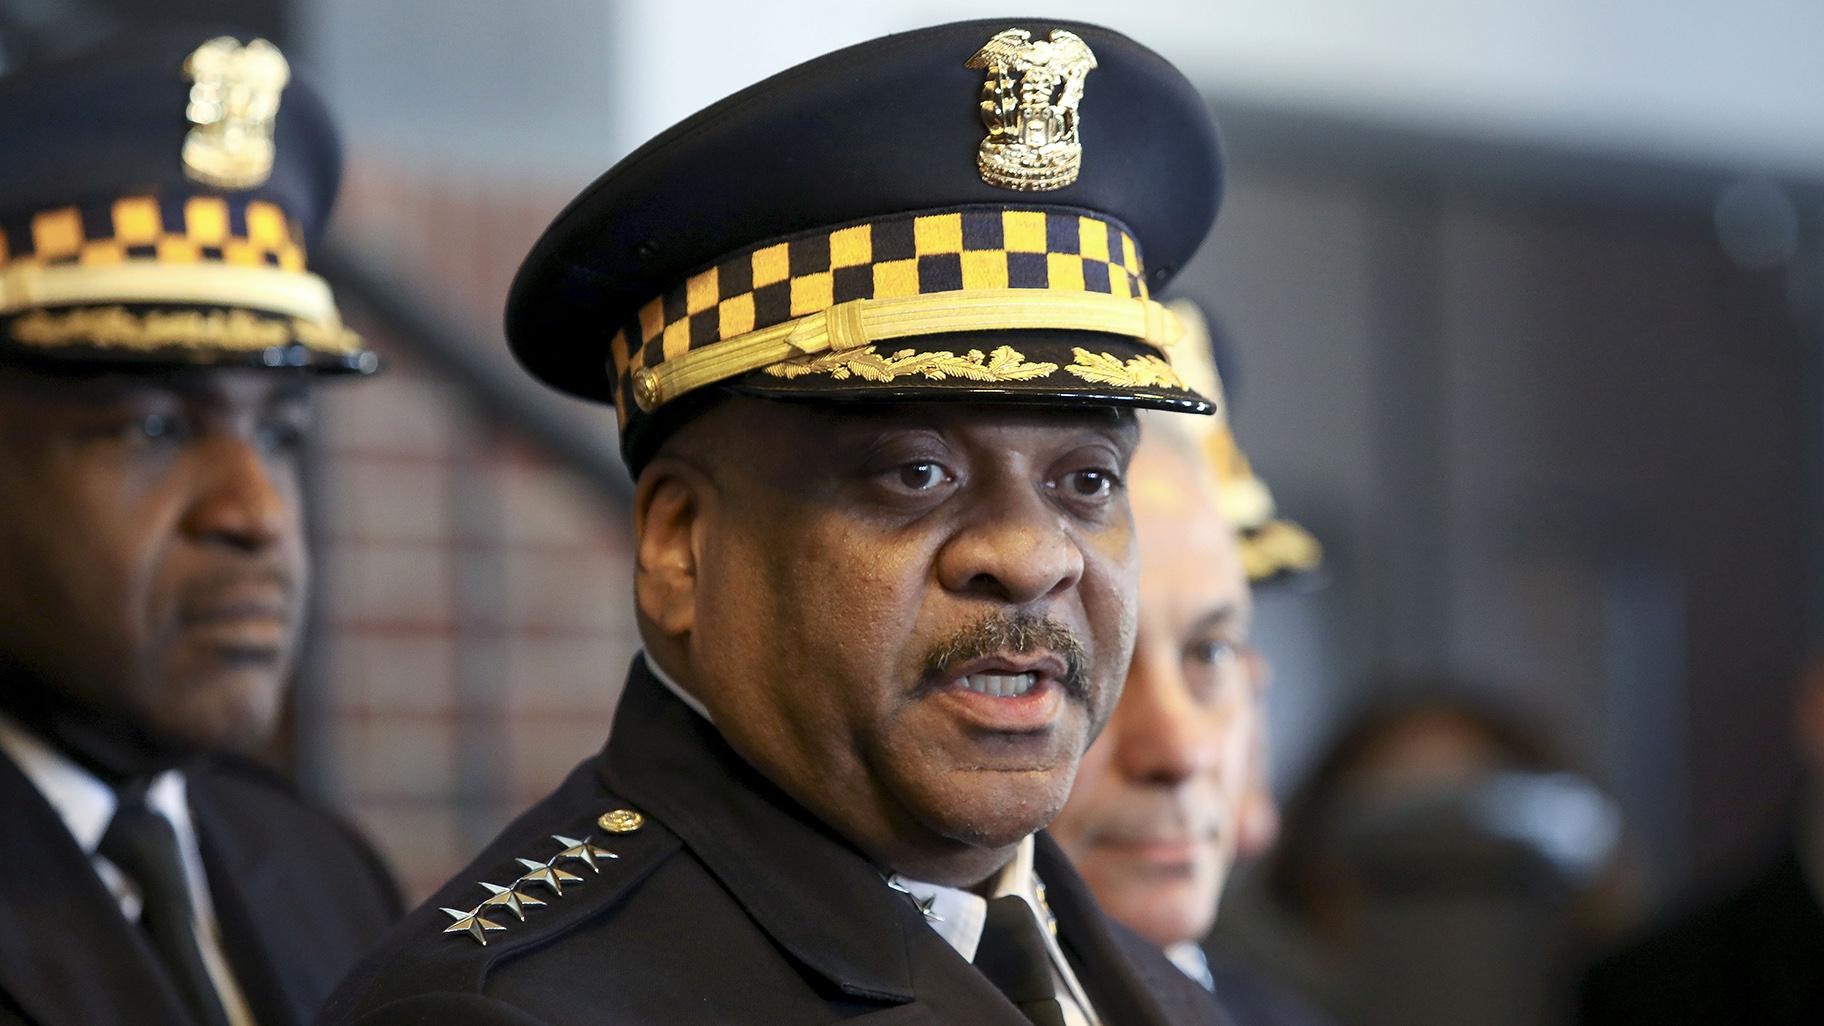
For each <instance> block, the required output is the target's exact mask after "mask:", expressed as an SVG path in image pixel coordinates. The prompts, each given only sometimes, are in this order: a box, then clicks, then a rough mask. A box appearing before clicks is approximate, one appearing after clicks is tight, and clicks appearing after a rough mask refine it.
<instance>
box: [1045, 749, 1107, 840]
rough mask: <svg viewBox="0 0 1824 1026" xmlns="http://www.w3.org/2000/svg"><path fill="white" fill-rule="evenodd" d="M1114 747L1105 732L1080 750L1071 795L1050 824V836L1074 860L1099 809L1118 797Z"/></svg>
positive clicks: (1102, 808) (1092, 825)
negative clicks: (1083, 749) (1081, 754)
mask: <svg viewBox="0 0 1824 1026" xmlns="http://www.w3.org/2000/svg"><path fill="white" fill-rule="evenodd" d="M1114 749H1115V745H1114V742H1113V741H1112V740H1111V739H1110V738H1109V737H1108V736H1106V735H1104V736H1103V738H1102V739H1101V740H1098V741H1097V742H1096V743H1095V744H1092V745H1090V746H1089V750H1088V751H1087V752H1085V753H1083V759H1082V761H1080V762H1079V763H1078V764H1077V776H1076V780H1075V782H1073V783H1072V784H1071V788H1070V798H1069V799H1068V800H1067V801H1066V802H1065V804H1064V809H1063V811H1062V812H1060V813H1058V818H1057V819H1055V820H1053V821H1052V824H1051V826H1050V827H1049V829H1050V830H1051V833H1052V836H1054V837H1056V838H1057V839H1058V843H1059V844H1061V845H1063V846H1064V849H1065V851H1066V853H1068V854H1069V855H1070V856H1071V858H1073V859H1080V858H1082V857H1083V856H1084V854H1085V852H1084V851H1083V850H1082V846H1083V843H1084V841H1085V840H1086V837H1087V835H1088V833H1089V832H1090V831H1091V829H1092V828H1093V827H1094V826H1095V821H1096V819H1097V814H1098V812H1099V811H1100V810H1104V809H1106V807H1107V803H1108V802H1109V801H1111V800H1114V799H1116V798H1118V797H1119V794H1120V785H1119V782H1118V781H1117V780H1116V779H1115V772H1116V771H1115V765H1114Z"/></svg>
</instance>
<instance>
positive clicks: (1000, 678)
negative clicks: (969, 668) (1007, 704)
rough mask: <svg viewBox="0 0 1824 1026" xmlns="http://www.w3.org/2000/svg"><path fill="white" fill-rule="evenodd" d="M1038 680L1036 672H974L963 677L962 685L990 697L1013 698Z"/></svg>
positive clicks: (1026, 690)
mask: <svg viewBox="0 0 1824 1026" xmlns="http://www.w3.org/2000/svg"><path fill="white" fill-rule="evenodd" d="M1038 682H1039V675H1038V674H1036V673H1014V674H1003V673H976V674H971V675H969V676H967V677H964V678H963V687H966V688H968V689H969V690H971V691H973V692H975V693H976V694H978V695H987V696H988V697H990V698H1014V697H1017V696H1019V695H1023V694H1025V693H1026V692H1028V691H1031V690H1032V686H1033V685H1034V684H1037V683H1038Z"/></svg>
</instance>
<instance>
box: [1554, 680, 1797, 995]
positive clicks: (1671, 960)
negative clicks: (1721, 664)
mask: <svg viewBox="0 0 1824 1026" xmlns="http://www.w3.org/2000/svg"><path fill="white" fill-rule="evenodd" d="M1794 712H1795V716H1794V718H1793V719H1794V725H1795V727H1796V728H1797V729H1796V731H1795V733H1796V735H1797V740H1798V742H1799V750H1800V754H1801V756H1802V757H1803V761H1804V764H1805V769H1806V771H1807V776H1808V784H1809V786H1808V787H1807V789H1806V791H1805V793H1804V795H1803V798H1802V801H1801V803H1800V805H1799V808H1798V814H1797V815H1796V816H1794V817H1793V822H1792V824H1791V825H1790V828H1789V829H1788V831H1787V833H1786V836H1785V837H1784V838H1782V839H1781V841H1780V844H1779V847H1778V849H1777V851H1776V852H1775V853H1774V856H1773V858H1772V859H1771V860H1769V861H1768V862H1767V863H1766V864H1765V865H1763V866H1762V867H1761V869H1760V871H1759V872H1757V873H1756V874H1755V875H1754V876H1753V877H1752V878H1751V879H1750V880H1749V881H1748V882H1747V883H1745V884H1743V885H1741V886H1739V887H1738V888H1736V889H1735V890H1734V891H1733V892H1731V893H1729V894H1727V895H1726V896H1724V897H1722V898H1720V899H1718V900H1715V901H1713V902H1711V903H1709V904H1707V905H1705V906H1703V907H1701V908H1698V909H1695V910H1692V911H1690V912H1688V913H1687V914H1685V915H1684V916H1682V917H1680V918H1679V919H1677V920H1676V921H1674V922H1672V923H1669V924H1666V925H1665V926H1663V927H1662V928H1661V929H1659V930H1658V931H1657V932H1655V933H1654V934H1653V935H1651V936H1649V937H1647V938H1645V939H1643V940H1641V941H1640V942H1639V943H1637V944H1635V945H1633V946H1632V947H1629V948H1628V949H1626V950H1624V951H1621V952H1619V953H1617V954H1615V955H1612V956H1611V957H1609V958H1608V959H1607V960H1605V961H1603V962H1602V963H1600V964H1598V965H1597V966H1596V968H1595V969H1594V970H1593V971H1592V972H1591V973H1590V974H1589V976H1588V978H1587V979H1586V980H1585V981H1584V988H1583V1009H1582V1010H1583V1022H1584V1023H1585V1024H1587V1026H1612V1024H1616V1026H1618V1024H1621V1023H1637V1022H1650V1023H1655V1024H1664V1026H1676V1024H1682V1023H1714V1022H1740V1023H1757V1024H1765V1026H1787V1024H1793V1026H1797V1024H1799V1023H1820V1022H1824V657H1818V658H1814V659H1813V660H1812V662H1811V664H1810V666H1809V667H1808V668H1807V670H1806V671H1805V674H1804V676H1803V678H1802V679H1801V681H1800V684H1799V691H1798V696H1797V700H1796V702H1795V705H1794Z"/></svg>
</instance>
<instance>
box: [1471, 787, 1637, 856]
mask: <svg viewBox="0 0 1824 1026" xmlns="http://www.w3.org/2000/svg"><path fill="white" fill-rule="evenodd" d="M1475 812H1476V820H1477V822H1478V823H1480V824H1481V826H1482V828H1483V829H1485V830H1487V831H1488V832H1489V833H1491V834H1494V835H1496V836H1499V837H1505V838H1508V839H1509V840H1513V841H1517V842H1520V843H1522V844H1526V845H1529V846H1531V847H1532V848H1534V849H1535V850H1536V851H1538V852H1539V853H1540V854H1542V855H1544V856H1545V857H1546V858H1547V859H1549V860H1551V861H1552V862H1553V863H1554V864H1555V865H1557V866H1558V869H1559V871H1560V872H1562V873H1564V874H1565V876H1567V877H1569V878H1572V879H1587V878H1589V877H1590V876H1593V875H1594V874H1595V873H1596V872H1597V871H1598V870H1600V869H1601V868H1602V867H1603V865H1604V864H1605V863H1606V862H1607V861H1608V858H1609V854H1610V853H1611V852H1612V851H1614V849H1615V844H1616V842H1618V841H1619V840H1620V839H1621V814H1620V813H1619V812H1618V811H1616V809H1615V805H1614V803H1613V802H1611V801H1609V799H1608V798H1607V797H1605V796H1604V795H1603V794H1602V792H1600V791H1598V790H1597V789H1596V788H1595V787H1594V786H1592V785H1591V784H1590V783H1588V782H1587V781H1585V780H1584V779H1583V778H1581V777H1578V776H1575V775H1573V774H1570V773H1499V774H1496V775H1495V776H1494V777H1492V778H1491V779H1490V780H1489V781H1488V782H1487V783H1486V784H1484V785H1483V786H1482V787H1481V788H1479V789H1478V792H1477V794H1476V802H1475Z"/></svg>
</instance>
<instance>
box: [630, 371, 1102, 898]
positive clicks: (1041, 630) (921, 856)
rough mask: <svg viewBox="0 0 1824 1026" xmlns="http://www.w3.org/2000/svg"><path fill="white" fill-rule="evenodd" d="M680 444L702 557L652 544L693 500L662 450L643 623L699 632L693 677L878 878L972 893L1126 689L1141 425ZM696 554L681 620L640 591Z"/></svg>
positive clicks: (988, 425)
mask: <svg viewBox="0 0 1824 1026" xmlns="http://www.w3.org/2000/svg"><path fill="white" fill-rule="evenodd" d="M682 433H684V434H687V435H689V436H690V439H687V440H686V442H685V443H684V444H682V445H681V446H672V445H671V444H670V443H668V451H671V452H673V453H674V457H673V458H674V459H684V460H687V461H689V462H691V463H694V464H696V465H697V466H698V468H699V469H700V471H701V476H702V478H703V482H702V484H701V485H699V486H697V487H696V491H697V493H698V494H697V495H696V496H695V497H693V498H691V499H690V500H689V501H690V502H692V503H694V505H695V507H696V508H695V509H694V510H693V511H691V512H689V513H688V514H687V515H688V517H689V521H690V524H691V527H690V529H689V532H688V533H689V538H688V542H687V543H686V542H684V541H682V540H681V541H680V542H679V543H677V544H667V543H665V542H664V541H663V536H664V533H665V530H666V528H665V527H664V526H663V525H664V523H665V522H666V521H667V517H668V516H670V515H669V514H667V513H666V512H665V511H666V510H667V509H674V513H675V512H676V511H675V508H674V507H673V506H671V505H670V503H673V502H676V501H681V500H682V496H681V494H680V495H676V496H673V493H672V492H671V491H669V490H668V488H667V486H661V485H658V484H657V483H655V482H656V480H657V477H658V476H663V475H664V474H666V473H671V472H672V471H668V470H666V469H664V468H665V466H666V464H665V463H664V459H665V457H664V456H663V455H662V456H661V460H660V461H656V462H655V464H654V467H653V468H648V469H647V471H646V472H645V473H644V474H643V475H642V478H641V489H642V493H641V494H642V499H641V509H642V514H641V517H642V521H641V532H642V544H641V560H642V568H641V569H642V575H643V576H644V577H645V582H644V583H643V584H642V608H643V612H645V613H646V614H647V616H648V617H649V618H650V619H652V620H655V621H659V622H661V623H663V624H666V625H668V626H669V628H670V629H671V630H672V631H679V630H682V631H684V632H685V633H687V640H686V642H685V646H684V650H685V651H686V653H687V655H686V656H685V659H686V663H685V665H684V666H682V667H677V669H678V670H679V672H680V676H682V677H683V678H684V682H685V683H686V685H687V686H689V687H690V688H691V689H692V690H693V691H695V692H696V694H697V695H698V696H699V697H701V699H702V700H703V702H704V703H705V705H707V706H708V708H709V710H710V712H711V714H712V715H713V717H714V719H715V721H716V724H717V725H718V727H719V728H720V729H721V731H722V733H723V735H724V736H725V737H726V738H727V739H728V741H729V742H730V744H732V745H733V746H734V747H735V748H736V749H737V750H738V751H739V752H740V753H741V754H742V755H743V756H744V757H745V758H746V759H747V760H748V761H749V762H750V763H752V764H753V765H754V766H755V767H757V768H758V769H759V770H760V771H761V772H763V773H765V774H766V775H767V776H768V777H770V778H771V779H772V780H773V781H774V782H775V783H777V784H778V785H779V786H780V787H782V788H783V789H784V790H785V791H786V792H787V793H789V794H791V795H792V797H794V798H795V799H797V800H798V801H800V802H802V803H803V804H804V805H805V806H806V807H808V808H809V809H810V810H811V811H812V812H813V813H815V814H816V815H817V816H819V818H821V819H823V820H824V821H825V822H827V823H829V824H831V825H832V826H834V827H835V828H836V829H837V830H838V831H839V832H841V833H842V834H843V835H844V836H846V837H848V838H849V839H850V840H851V841H852V842H854V843H855V844H857V846H858V847H860V848H861V849H862V850H863V851H864V852H866V853H867V854H868V855H870V856H871V857H873V858H874V859H875V860H876V861H877V862H879V863H880V864H881V865H883V866H885V867H888V868H890V869H892V870H894V871H898V872H903V873H905V874H907V875H909V876H915V877H918V878H920V879H926V880H931V881H933V882H939V883H949V884H953V885H958V886H970V885H973V884H975V883H977V882H979V881H980V880H981V879H983V878H985V877H987V876H988V875H989V874H991V873H992V872H994V871H995V870H997V869H999V868H1000V866H1002V865H1003V864H1005V862H1006V860H1007V858H1008V857H1009V855H1010V854H1011V849H1012V846H1013V845H1015V844H1016V843H1018V842H1019V841H1020V840H1021V839H1023V838H1025V837H1026V836H1027V835H1028V834H1030V833H1032V832H1033V831H1035V830H1037V829H1038V828H1040V827H1042V826H1044V825H1045V824H1046V823H1047V822H1048V821H1050V819H1051V818H1052V817H1053V816H1054V815H1055V814H1056V813H1057V811H1058V809H1059V808H1060V807H1061V806H1062V805H1063V804H1064V799H1065V796H1066V794H1067V793H1068V791H1069V789H1070V783H1071V779H1072V776H1073V775H1074V773H1075V771H1076V767H1077V762H1078V760H1079V759H1080V758H1081V756H1082V754H1083V751H1084V749H1085V748H1086V747H1087V746H1088V744H1089V742H1090V739H1091V738H1093V737H1094V736H1095V734H1096V732H1097V731H1098V730H1099V729H1100V728H1101V726H1102V724H1103V722H1104V720H1105V719H1106V718H1107V716H1108V712H1109V710H1110V709H1111V708H1113V705H1114V701H1115V698H1116V697H1117V696H1118V695H1119V693H1120V687H1121V680H1122V676H1123V674H1124V673H1125V671H1126V665H1127V653H1128V648H1129V645H1130V644H1131V642H1132V638H1133V619H1132V613H1131V609H1132V606H1133V598H1134V595H1133V588H1134V577H1135V571H1136V567H1135V564H1134V547H1133V531H1132V524H1131V520H1130V516H1129V511H1128V500H1127V489H1126V486H1125V484H1124V481H1125V478H1126V471H1127V464H1128V460H1129V459H1130V457H1131V454H1132V451H1133V447H1134V444H1135V442H1136V439H1137V435H1138V430H1137V428H1136V426H1135V425H1134V423H1133V420H1132V418H1131V416H1126V415H1117V414H1115V413H1114V412H1113V411H1110V410H1091V411H1085V412H1068V411H1062V410H1037V409H1021V408H1018V407H1006V406H1003V407H998V408H997V407H994V406H973V405H964V404H939V403H931V404H926V405H922V406H921V405H909V406H904V407H898V408H893V409H888V410H884V411H872V412H858V411H855V410H854V409H853V408H849V409H844V408H841V407H819V406H810V405H804V404H789V403H772V402H760V401H755V400H740V399H737V400H730V401H728V402H726V403H724V404H723V405H722V406H720V407H718V408H716V409H714V410H712V411H710V412H709V413H707V414H705V415H703V416H702V417H700V418H699V419H698V420H697V421H695V422H693V423H692V424H689V425H686V426H685V428H684V429H683V431H682ZM692 440H694V442H693V441H692ZM679 454H681V455H679ZM655 468H656V473H655ZM668 496H671V497H670V498H668ZM680 515H683V514H680ZM686 544H687V545H688V549H687V550H686V548H685V545H686ZM685 560H687V561H689V563H690V565H691V567H692V580H691V581H690V583H689V584H688V588H689V590H690V593H691V594H690V598H689V601H688V603H687V607H688V608H687V609H686V610H685V611H683V612H681V613H680V614H679V616H678V617H672V616H671V615H670V614H667V613H665V612H664V611H663V609H661V607H662V606H665V605H666V604H665V603H663V602H655V601H649V599H651V597H652V594H654V593H651V592H649V591H648V588H649V587H650V586H651V582H652V579H653V578H652V576H651V575H652V574H658V575H661V576H662V575H663V574H665V573H667V572H668V571H667V569H666V567H667V566H672V565H676V563H677V562H678V561H685Z"/></svg>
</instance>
